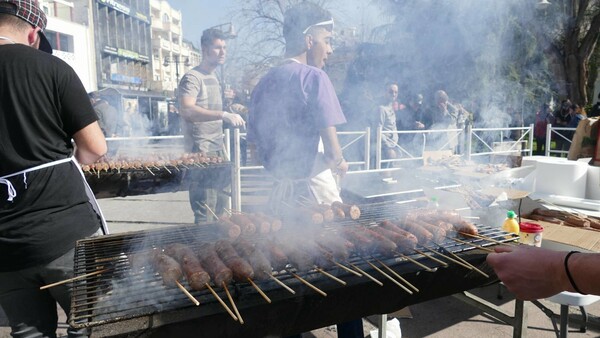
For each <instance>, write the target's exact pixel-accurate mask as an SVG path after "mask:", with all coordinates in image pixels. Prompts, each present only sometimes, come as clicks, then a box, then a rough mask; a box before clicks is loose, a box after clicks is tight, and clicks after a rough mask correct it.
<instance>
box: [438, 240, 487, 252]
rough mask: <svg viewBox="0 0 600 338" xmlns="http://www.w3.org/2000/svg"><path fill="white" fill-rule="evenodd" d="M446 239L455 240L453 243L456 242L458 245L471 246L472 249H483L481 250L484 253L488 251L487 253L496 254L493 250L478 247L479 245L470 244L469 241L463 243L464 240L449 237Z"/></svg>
mask: <svg viewBox="0 0 600 338" xmlns="http://www.w3.org/2000/svg"><path fill="white" fill-rule="evenodd" d="M446 238H449V239H451V240H453V241H455V242H458V243H462V244H466V245H470V246H472V247H474V248H477V249H481V250H483V251H487V252H494V250H491V249H488V248H484V247H482V246H481V245H477V244H473V243H469V242H467V241H463V240H462V239H458V238H453V237H448V236H446Z"/></svg>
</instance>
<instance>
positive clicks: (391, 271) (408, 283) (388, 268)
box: [375, 258, 419, 292]
mask: <svg viewBox="0 0 600 338" xmlns="http://www.w3.org/2000/svg"><path fill="white" fill-rule="evenodd" d="M375 261H377V262H378V263H379V264H381V265H382V266H383V267H384V268H386V270H388V271H389V272H390V273H392V274H393V275H394V276H396V278H398V279H399V280H401V281H402V282H404V284H406V285H408V286H409V287H410V288H411V289H413V290H415V291H416V292H419V289H417V287H416V286H414V285H412V284H411V283H410V282H409V281H407V280H406V279H404V277H402V276H400V275H399V274H398V273H396V271H394V270H392V268H390V267H389V266H387V265H386V264H385V263H383V262H382V261H380V260H379V259H377V258H375Z"/></svg>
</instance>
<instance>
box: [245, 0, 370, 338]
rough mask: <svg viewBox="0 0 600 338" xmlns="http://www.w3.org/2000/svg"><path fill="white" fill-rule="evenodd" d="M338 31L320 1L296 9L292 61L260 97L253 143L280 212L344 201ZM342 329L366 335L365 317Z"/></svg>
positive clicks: (288, 29)
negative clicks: (333, 70)
mask: <svg viewBox="0 0 600 338" xmlns="http://www.w3.org/2000/svg"><path fill="white" fill-rule="evenodd" d="M332 33H333V19H332V17H331V14H330V13H329V12H328V11H326V10H324V9H322V8H321V7H319V6H317V5H315V4H314V3H310V2H302V3H300V4H298V5H296V6H294V7H291V8H290V9H288V10H287V11H286V13H285V15H284V22H283V35H284V37H285V41H286V57H287V59H286V60H285V61H284V63H283V64H282V65H280V66H278V67H275V68H273V69H271V71H270V72H269V73H268V74H267V75H265V76H264V77H263V78H262V79H261V80H260V82H259V83H258V85H257V86H256V88H255V89H254V92H253V93H252V99H251V103H250V113H249V120H248V138H247V139H248V142H249V143H251V144H253V146H254V147H255V148H256V150H257V152H258V157H259V159H260V161H261V162H262V164H263V165H264V166H265V168H266V169H267V170H268V171H269V172H270V173H271V174H272V175H273V176H274V177H275V179H276V183H275V187H274V189H273V191H272V193H271V198H270V204H271V207H272V208H273V209H274V210H275V211H277V210H279V208H280V207H281V206H283V205H285V204H288V205H294V203H295V202H298V201H302V203H307V202H308V201H310V202H313V203H315V202H316V203H332V202H334V201H341V198H340V195H339V190H338V187H337V184H336V180H335V178H334V175H339V176H342V175H344V174H345V173H346V171H347V170H348V163H346V160H344V158H343V157H342V149H341V147H340V144H339V142H338V139H337V134H336V125H339V124H342V123H345V122H346V118H345V117H344V114H343V113H342V109H341V107H340V103H339V101H338V98H337V95H336V94H335V90H334V88H333V85H332V83H331V81H330V80H329V77H328V76H327V74H326V73H325V72H324V71H323V70H322V68H323V66H324V65H325V61H326V60H327V57H328V56H329V55H331V53H332V52H333V49H332V47H331V38H332ZM299 197H300V198H299ZM310 202H308V203H310ZM337 329H338V337H341V338H357V337H360V338H362V337H364V334H363V327H362V320H361V319H356V320H352V321H349V322H346V323H342V324H338V325H337ZM294 337H300V335H297V336H294Z"/></svg>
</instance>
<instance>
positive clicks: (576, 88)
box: [531, 0, 600, 105]
mask: <svg viewBox="0 0 600 338" xmlns="http://www.w3.org/2000/svg"><path fill="white" fill-rule="evenodd" d="M542 12H543V19H545V20H544V22H545V23H546V24H542V25H531V27H532V28H534V29H533V31H534V32H535V34H536V36H537V37H538V38H539V41H540V44H541V46H542V48H543V51H544V53H545V54H546V55H547V57H549V58H550V59H551V61H552V63H553V65H554V66H555V67H554V68H553V73H554V75H555V78H556V79H557V80H558V81H557V91H558V93H559V94H560V95H561V96H563V97H568V98H570V99H571V100H572V101H573V102H577V103H580V104H583V105H585V104H587V103H588V102H589V101H590V95H588V82H589V81H590V78H589V75H590V61H591V58H592V56H593V54H594V51H595V48H596V45H597V43H598V40H599V38H600V0H555V1H553V5H551V6H550V7H548V8H547V9H545V10H542ZM539 16H540V15H538V17H539ZM594 80H595V78H594V79H591V81H592V82H593V81H594Z"/></svg>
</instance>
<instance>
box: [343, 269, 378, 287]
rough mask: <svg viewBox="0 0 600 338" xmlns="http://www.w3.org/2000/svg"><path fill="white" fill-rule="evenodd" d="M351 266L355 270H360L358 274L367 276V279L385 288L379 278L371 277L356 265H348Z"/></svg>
mask: <svg viewBox="0 0 600 338" xmlns="http://www.w3.org/2000/svg"><path fill="white" fill-rule="evenodd" d="M348 264H350V266H351V267H353V268H355V269H356V270H358V272H360V273H362V274H363V275H365V276H366V277H367V278H369V279H370V280H372V281H373V282H375V283H376V284H377V285H379V286H383V283H382V282H380V281H379V280H378V279H377V278H375V277H373V276H371V275H369V274H368V273H366V272H364V271H363V270H362V269H361V268H359V267H358V266H356V265H355V264H352V263H348Z"/></svg>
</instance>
